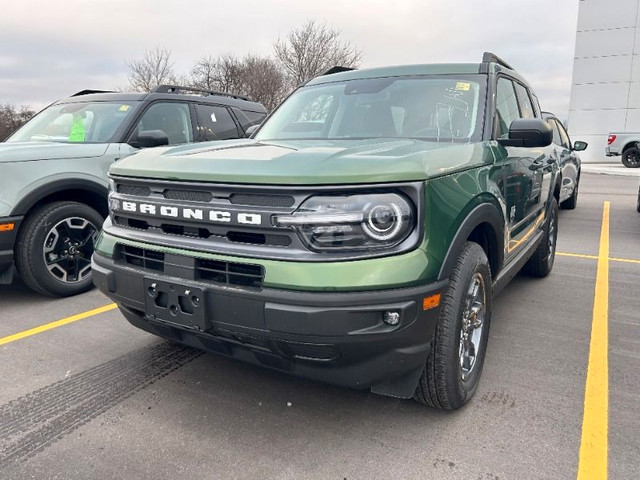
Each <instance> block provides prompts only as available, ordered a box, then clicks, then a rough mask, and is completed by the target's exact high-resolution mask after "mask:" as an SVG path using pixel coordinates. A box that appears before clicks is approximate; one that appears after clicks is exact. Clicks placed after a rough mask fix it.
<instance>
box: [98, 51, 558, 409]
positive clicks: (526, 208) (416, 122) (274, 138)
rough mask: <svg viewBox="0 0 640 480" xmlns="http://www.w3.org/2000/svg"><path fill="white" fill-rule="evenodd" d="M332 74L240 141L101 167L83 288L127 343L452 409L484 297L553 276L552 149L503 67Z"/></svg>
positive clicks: (478, 358) (532, 107)
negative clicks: (112, 314)
mask: <svg viewBox="0 0 640 480" xmlns="http://www.w3.org/2000/svg"><path fill="white" fill-rule="evenodd" d="M345 70H346V69H343V68H336V69H332V70H330V71H329V72H327V74H325V75H322V76H319V77H317V78H315V79H313V80H311V81H309V82H308V83H306V84H305V85H303V86H301V87H300V88H298V89H297V90H296V91H295V92H294V93H293V94H292V95H291V96H290V97H289V98H288V99H287V100H286V101H285V102H283V103H282V104H281V105H280V106H279V107H278V109H277V110H276V111H275V112H274V113H272V114H271V116H270V117H268V118H267V120H266V121H265V122H264V123H263V124H262V125H261V126H260V127H259V129H258V131H257V132H256V133H254V135H253V136H252V138H251V139H245V140H238V141H233V140H232V141H229V142H226V143H209V144H200V145H193V146H184V147H177V148H162V149H155V150H154V151H143V152H140V153H138V154H136V155H135V156H133V157H131V158H128V159H125V160H123V161H121V162H118V163H117V164H115V165H113V167H112V168H111V171H110V176H111V182H112V185H111V193H110V196H109V209H110V215H109V218H108V219H107V220H106V222H105V224H104V229H103V232H102V233H101V234H100V236H99V238H98V240H97V242H96V247H95V253H94V255H93V272H94V281H95V283H96V285H97V286H98V287H99V288H100V289H101V290H102V291H103V292H104V293H105V294H106V295H107V296H109V297H111V298H112V299H113V300H114V301H115V302H116V303H117V304H118V306H119V308H120V310H121V312H122V313H123V314H124V316H125V317H126V318H127V320H128V321H129V322H131V323H132V324H133V325H135V326H137V327H139V328H141V329H144V330H146V331H148V332H151V333H153V334H156V335H159V336H162V337H165V338H167V339H170V340H172V341H176V342H180V343H183V344H186V345H191V346H193V347H196V348H201V349H205V350H208V351H212V352H217V353H221V354H224V355H228V356H231V357H234V358H237V359H240V360H244V361H247V362H251V363H254V364H258V365H262V366H265V367H269V368H273V369H277V370H280V371H284V372H289V373H291V374H294V375H299V376H303V377H308V378H312V379H316V380H320V381H325V382H330V383H333V384H337V385H342V386H347V387H353V388H358V389H371V390H372V391H373V392H375V393H379V394H383V395H390V396H394V397H400V398H410V397H414V398H415V399H416V400H418V401H420V402H422V403H424V404H427V405H430V406H433V407H438V408H443V409H456V408H459V407H460V406H462V405H463V404H464V403H465V402H466V401H468V400H469V399H470V398H471V397H472V396H473V394H474V392H475V390H476V387H477V385H478V381H479V378H480V375H481V371H482V365H483V361H484V357H485V351H486V345H487V337H488V333H489V324H490V320H491V304H492V298H493V296H494V295H495V294H496V293H497V291H499V290H500V289H501V288H502V287H504V285H505V284H506V283H507V282H508V281H509V280H510V279H511V278H512V277H513V276H514V275H516V273H517V272H518V271H519V270H520V269H521V268H522V267H526V269H527V270H528V271H529V272H530V273H531V274H532V275H534V276H538V277H543V276H545V275H547V274H548V273H549V272H550V270H551V268H552V266H553V262H554V254H555V245H556V238H557V215H558V196H559V194H560V189H561V185H562V179H561V178H560V175H561V174H560V172H559V169H558V162H557V159H556V158H555V157H554V150H553V147H552V146H551V142H552V131H551V129H550V127H549V125H548V124H547V123H546V122H545V121H544V120H543V118H542V115H541V112H540V107H539V105H538V100H537V99H536V96H535V94H534V93H533V91H532V90H531V88H530V87H529V85H528V84H527V82H526V81H525V80H524V79H523V78H522V77H520V76H519V75H518V74H517V73H516V72H515V71H514V70H513V69H512V68H511V67H509V65H507V64H506V63H505V62H504V61H502V60H500V59H499V58H498V57H496V56H495V55H492V54H488V53H487V54H485V56H484V57H483V61H482V62H481V63H475V64H450V65H414V66H400V67H389V68H376V69H370V70H359V71H356V70H353V71H345Z"/></svg>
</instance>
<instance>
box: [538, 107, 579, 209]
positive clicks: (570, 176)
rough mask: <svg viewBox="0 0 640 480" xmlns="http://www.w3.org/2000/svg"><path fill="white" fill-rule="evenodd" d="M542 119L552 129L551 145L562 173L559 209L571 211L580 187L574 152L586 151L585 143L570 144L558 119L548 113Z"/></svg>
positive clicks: (576, 159) (577, 161) (576, 156)
mask: <svg viewBox="0 0 640 480" xmlns="http://www.w3.org/2000/svg"><path fill="white" fill-rule="evenodd" d="M542 118H544V119H545V120H546V121H547V123H548V124H549V125H550V126H551V128H552V129H553V144H554V147H555V151H556V154H557V155H558V163H559V164H560V171H561V172H562V189H561V191H560V208H566V209H568V210H573V209H574V208H576V205H577V204H578V189H579V187H580V168H581V163H580V156H579V155H578V154H577V153H576V152H581V151H583V150H586V149H587V145H588V144H587V142H580V141H577V142H575V143H574V144H572V143H571V139H570V138H569V134H568V133H567V129H566V128H564V125H563V124H562V122H561V121H560V120H558V118H557V117H556V116H555V115H554V114H553V113H549V112H542Z"/></svg>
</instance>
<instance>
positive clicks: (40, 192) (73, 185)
mask: <svg viewBox="0 0 640 480" xmlns="http://www.w3.org/2000/svg"><path fill="white" fill-rule="evenodd" d="M66 190H86V191H89V192H91V193H94V194H96V195H99V196H100V197H103V198H104V201H105V205H106V202H107V196H108V193H109V192H108V189H107V188H106V187H105V186H104V185H100V184H99V183H97V182H93V181H91V180H86V179H82V178H69V179H59V180H55V181H53V182H50V183H46V184H44V185H42V186H40V187H38V188H36V189H34V190H32V191H31V192H29V193H28V194H27V195H25V196H24V197H22V198H21V199H20V201H19V202H18V203H17V204H16V205H15V206H14V207H13V210H12V211H11V215H26V214H27V212H28V211H29V210H30V209H31V208H32V207H33V206H34V205H35V204H36V203H38V202H39V201H40V200H42V199H43V198H46V197H48V196H49V195H53V194H56V193H61V192H64V191H66Z"/></svg>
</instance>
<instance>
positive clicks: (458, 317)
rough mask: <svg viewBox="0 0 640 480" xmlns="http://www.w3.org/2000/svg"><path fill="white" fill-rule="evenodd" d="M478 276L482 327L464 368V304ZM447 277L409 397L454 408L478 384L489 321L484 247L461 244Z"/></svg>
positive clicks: (474, 244) (457, 406) (462, 403)
mask: <svg viewBox="0 0 640 480" xmlns="http://www.w3.org/2000/svg"><path fill="white" fill-rule="evenodd" d="M478 278H481V279H482V282H483V295H482V298H483V299H484V306H483V308H484V311H483V318H482V328H481V329H479V330H480V331H479V334H478V340H477V347H474V349H473V352H474V362H473V365H470V369H468V370H465V367H463V351H464V350H463V345H462V342H461V338H464V337H463V327H464V325H465V319H466V320H467V321H468V320H469V316H468V315H467V312H468V311H469V310H471V309H468V307H469V305H468V304H467V302H468V299H469V298H470V297H469V294H470V292H471V290H472V285H474V283H475V282H476V281H477V279H478ZM449 280H450V283H449V288H448V289H447V292H446V293H445V294H444V296H443V299H442V305H441V307H440V317H439V319H438V324H437V325H436V332H435V335H434V339H433V341H432V342H431V350H430V352H429V356H428V357H427V361H426V365H425V369H424V370H423V372H422V375H421V376H420V380H419V382H418V386H417V388H416V391H415V394H414V397H413V398H414V399H415V400H417V401H418V402H420V403H423V404H425V405H427V406H430V407H434V408H440V409H443V410H456V409H458V408H460V407H462V406H463V405H464V404H465V403H466V402H468V401H469V400H470V399H471V397H473V394H474V393H475V391H476V388H477V387H478V382H479V380H480V376H481V374H482V366H483V364H484V357H485V351H486V346H487V339H488V337H489V325H490V322H491V270H490V269H489V261H488V260H487V256H486V254H485V252H484V250H483V249H482V248H481V247H480V246H479V245H478V244H477V243H473V242H467V243H466V244H465V246H464V248H463V250H462V252H461V253H460V256H459V257H458V261H457V262H456V265H455V267H454V269H453V272H452V273H451V276H450V277H449ZM463 317H464V319H463ZM474 331H475V332H477V330H474ZM474 338H475V337H474ZM467 367H469V365H467Z"/></svg>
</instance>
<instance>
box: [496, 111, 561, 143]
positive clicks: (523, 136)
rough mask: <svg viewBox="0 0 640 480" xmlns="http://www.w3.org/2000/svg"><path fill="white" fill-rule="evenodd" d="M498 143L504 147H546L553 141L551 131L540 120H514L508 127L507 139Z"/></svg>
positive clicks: (545, 123) (546, 124) (547, 125)
mask: <svg viewBox="0 0 640 480" xmlns="http://www.w3.org/2000/svg"><path fill="white" fill-rule="evenodd" d="M498 141H499V142H500V143H501V144H502V145H504V146H506V147H528V148H535V147H547V146H549V145H551V142H552V141H553V130H551V127H550V126H549V124H548V123H547V122H545V121H544V120H542V119H540V118H516V119H515V120H514V121H513V122H511V126H510V127H509V138H508V139H500V140H498Z"/></svg>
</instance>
